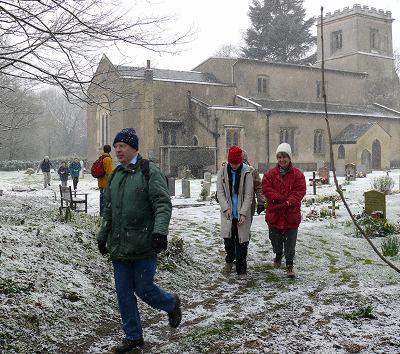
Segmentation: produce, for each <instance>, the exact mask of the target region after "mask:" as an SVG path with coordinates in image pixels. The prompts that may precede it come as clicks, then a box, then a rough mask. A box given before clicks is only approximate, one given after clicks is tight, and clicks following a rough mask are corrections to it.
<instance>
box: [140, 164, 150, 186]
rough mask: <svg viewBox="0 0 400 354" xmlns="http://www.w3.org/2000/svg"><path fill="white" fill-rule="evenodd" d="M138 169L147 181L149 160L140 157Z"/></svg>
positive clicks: (148, 177) (148, 178)
mask: <svg viewBox="0 0 400 354" xmlns="http://www.w3.org/2000/svg"><path fill="white" fill-rule="evenodd" d="M140 171H142V174H143V176H144V178H145V179H146V182H147V183H149V180H150V160H147V159H143V158H142V159H141V160H140Z"/></svg>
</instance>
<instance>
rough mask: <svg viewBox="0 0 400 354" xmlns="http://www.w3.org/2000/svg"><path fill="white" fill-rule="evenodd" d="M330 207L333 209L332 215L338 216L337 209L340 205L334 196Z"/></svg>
mask: <svg viewBox="0 0 400 354" xmlns="http://www.w3.org/2000/svg"><path fill="white" fill-rule="evenodd" d="M328 209H331V213H332V217H334V218H336V209H339V205H336V199H335V198H332V205H329V206H328Z"/></svg>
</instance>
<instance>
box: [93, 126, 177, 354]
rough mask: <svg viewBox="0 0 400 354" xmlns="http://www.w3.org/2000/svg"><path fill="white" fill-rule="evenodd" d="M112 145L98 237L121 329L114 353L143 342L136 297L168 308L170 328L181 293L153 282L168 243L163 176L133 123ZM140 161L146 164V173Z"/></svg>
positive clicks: (168, 201) (168, 210) (169, 207)
mask: <svg viewBox="0 0 400 354" xmlns="http://www.w3.org/2000/svg"><path fill="white" fill-rule="evenodd" d="M113 145H114V148H115V153H116V155H117V158H118V161H119V165H118V166H117V167H116V169H115V170H114V171H113V173H112V174H111V175H110V177H109V185H108V188H107V189H106V195H105V199H106V205H105V208H104V212H103V224H102V226H101V229H100V231H99V234H98V235H97V242H98V247H99V251H100V253H101V254H103V255H105V254H107V253H109V254H110V258H111V260H112V264H113V268H114V280H115V289H116V292H117V298H118V305H119V310H120V313H121V318H122V328H123V330H124V332H125V338H124V340H123V341H122V343H121V345H119V346H117V347H116V348H115V352H116V353H125V352H128V351H130V350H132V349H134V348H139V347H142V346H143V345H144V340H143V331H142V326H141V322H140V316H139V311H138V307H137V298H136V296H138V297H139V298H140V299H142V300H143V301H144V302H145V303H146V304H148V305H150V306H151V307H153V308H156V309H158V310H162V311H165V312H167V313H168V318H169V325H170V326H171V327H173V328H176V327H178V326H179V324H180V323H181V319H182V312H181V306H180V299H179V297H178V296H177V295H174V294H171V293H168V292H166V291H164V290H163V289H160V288H159V287H158V286H157V285H155V284H154V276H155V273H156V267H157V253H159V252H161V251H163V250H165V249H166V248H167V234H168V226H169V221H170V218H171V212H172V205H171V199H170V196H169V191H168V186H167V182H166V180H165V177H164V176H163V174H162V173H161V171H160V170H159V168H158V167H157V166H156V165H155V164H154V163H153V162H151V161H149V160H145V159H143V158H142V157H141V156H140V155H139V154H138V150H139V138H138V136H137V135H136V132H135V130H134V129H133V128H125V129H123V130H121V131H120V132H119V133H118V134H117V135H116V137H115V139H114V143H113ZM143 163H146V165H147V166H148V174H146V175H144V174H143V172H142V166H141V164H143Z"/></svg>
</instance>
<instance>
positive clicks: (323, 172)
mask: <svg viewBox="0 0 400 354" xmlns="http://www.w3.org/2000/svg"><path fill="white" fill-rule="evenodd" d="M318 177H319V178H320V180H321V183H322V184H329V168H328V167H325V166H322V167H320V168H319V170H318Z"/></svg>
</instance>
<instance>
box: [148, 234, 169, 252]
mask: <svg viewBox="0 0 400 354" xmlns="http://www.w3.org/2000/svg"><path fill="white" fill-rule="evenodd" d="M151 244H152V247H153V249H154V251H155V252H156V253H160V252H162V251H165V250H166V249H167V246H168V239H167V235H161V234H153V235H152V240H151Z"/></svg>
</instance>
